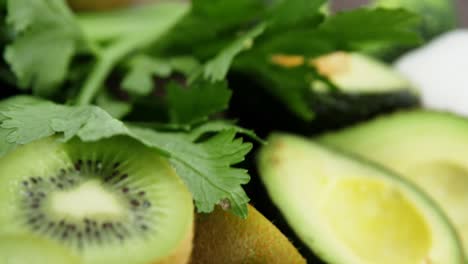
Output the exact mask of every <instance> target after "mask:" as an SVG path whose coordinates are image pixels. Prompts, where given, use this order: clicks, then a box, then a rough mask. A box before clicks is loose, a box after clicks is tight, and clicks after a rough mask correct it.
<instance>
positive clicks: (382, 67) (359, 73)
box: [228, 52, 420, 136]
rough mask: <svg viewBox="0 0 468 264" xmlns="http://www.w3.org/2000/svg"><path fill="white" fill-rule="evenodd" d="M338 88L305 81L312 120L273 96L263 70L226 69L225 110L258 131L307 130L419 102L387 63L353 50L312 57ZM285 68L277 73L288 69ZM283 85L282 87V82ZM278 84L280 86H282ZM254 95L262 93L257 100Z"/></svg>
mask: <svg viewBox="0 0 468 264" xmlns="http://www.w3.org/2000/svg"><path fill="white" fill-rule="evenodd" d="M314 63H315V65H318V66H319V67H318V68H319V71H320V72H322V74H324V75H325V76H326V77H328V78H329V80H330V82H331V83H332V84H333V85H334V86H336V87H337V88H338V90H334V89H333V88H331V87H329V86H328V85H327V84H325V83H323V82H314V83H311V84H310V89H309V93H308V94H305V95H304V98H306V100H307V102H308V105H309V109H310V110H311V111H312V112H313V113H314V117H313V119H312V120H304V119H303V118H301V117H300V116H298V115H296V114H295V113H293V112H292V111H291V110H290V109H289V107H288V106H287V105H286V104H285V102H284V99H283V98H281V97H277V96H275V95H274V92H273V91H272V90H271V89H272V88H270V87H272V86H274V85H281V84H274V83H272V82H271V80H270V78H269V76H267V73H266V72H264V73H262V72H259V73H256V74H252V73H231V75H230V76H229V81H230V86H231V87H232V88H233V96H232V99H231V103H230V109H229V113H228V114H229V115H230V117H232V118H236V119H239V120H240V125H244V126H246V127H250V128H254V129H255V130H256V131H257V132H258V133H259V134H260V135H264V136H265V135H267V134H268V133H269V132H270V131H273V130H282V131H289V132H295V133H300V134H311V133H318V132H323V131H328V130H331V129H337V128H342V127H345V126H349V125H352V124H355V123H357V122H360V121H364V120H368V119H370V118H372V117H375V116H376V115H378V114H382V113H389V112H393V111H395V110H399V109H407V108H414V107H418V106H420V100H419V95H418V92H417V90H416V89H415V88H414V87H413V86H412V84H411V83H410V82H409V81H408V80H407V79H406V78H404V77H402V76H401V75H400V74H399V73H397V72H395V71H394V70H393V69H392V68H391V67H389V66H388V65H386V64H383V63H381V62H379V61H377V60H375V59H372V58H370V57H367V56H365V55H361V54H358V53H344V52H337V53H332V54H328V55H325V56H322V57H319V58H317V59H315V60H313V61H312V64H314ZM288 73H289V71H288V70H286V69H285V70H284V73H283V71H279V74H288ZM286 88H287V87H286ZM286 88H285V87H283V88H282V89H286ZM259 98H261V99H260V100H259Z"/></svg>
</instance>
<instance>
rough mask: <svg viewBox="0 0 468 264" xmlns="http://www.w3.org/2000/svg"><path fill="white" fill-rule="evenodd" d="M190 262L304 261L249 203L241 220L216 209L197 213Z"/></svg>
mask: <svg viewBox="0 0 468 264" xmlns="http://www.w3.org/2000/svg"><path fill="white" fill-rule="evenodd" d="M196 222H197V223H196V228H195V230H196V231H195V243H194V249H193V256H192V262H191V264H210V263H212V264H218V263H222V264H238V263H243V264H265V263H268V264H276V263H277V264H304V263H306V261H305V259H304V258H303V257H302V256H301V255H300V254H299V252H298V251H297V249H296V248H295V247H294V246H293V245H292V244H291V242H289V240H288V239H287V238H286V237H285V236H284V235H283V234H282V233H281V232H280V231H279V230H278V229H277V228H276V227H275V226H274V225H273V224H272V223H271V222H270V221H268V220H267V219H266V218H265V217H264V216H263V215H262V214H261V213H259V212H258V211H257V210H256V209H255V208H253V207H252V206H250V205H249V216H248V218H247V219H241V218H239V217H237V216H235V215H232V214H231V213H229V212H226V211H224V210H222V209H221V208H217V209H216V210H215V211H214V212H213V213H211V214H199V215H197V221H196Z"/></svg>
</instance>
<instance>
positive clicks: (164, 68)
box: [122, 55, 172, 96]
mask: <svg viewBox="0 0 468 264" xmlns="http://www.w3.org/2000/svg"><path fill="white" fill-rule="evenodd" d="M129 64H130V65H129V66H130V71H129V72H128V73H127V74H126V75H125V77H124V79H123V81H122V88H123V90H124V91H127V92H129V93H131V94H133V95H137V96H145V95H148V94H149V93H151V91H152V90H153V85H154V80H153V76H159V77H169V75H170V74H171V72H172V67H171V65H170V64H169V63H168V62H167V61H164V60H161V59H158V58H150V57H148V56H144V55H140V56H137V57H135V58H134V59H133V60H131V61H130V62H129Z"/></svg>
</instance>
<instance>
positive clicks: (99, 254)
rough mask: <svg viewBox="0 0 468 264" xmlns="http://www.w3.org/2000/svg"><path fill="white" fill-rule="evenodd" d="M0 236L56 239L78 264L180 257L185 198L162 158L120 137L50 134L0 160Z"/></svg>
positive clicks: (184, 245) (188, 209)
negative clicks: (87, 138) (91, 139)
mask: <svg viewBox="0 0 468 264" xmlns="http://www.w3.org/2000/svg"><path fill="white" fill-rule="evenodd" d="M0 175H1V177H0V186H3V188H4V190H3V191H2V192H1V193H0V208H1V210H0V234H1V233H26V234H31V235H35V236H39V237H41V238H43V239H46V240H50V241H56V242H59V243H60V244H62V245H64V246H66V247H67V248H68V249H70V250H71V251H72V252H73V253H74V254H77V255H78V256H80V257H81V258H82V259H83V263H85V264H101V263H112V264H119V263H122V264H124V263H125V264H150V263H151V264H153V263H171V264H173V263H174V264H176V263H186V262H187V261H188V259H189V256H190V252H191V239H192V227H193V221H194V213H193V203H192V197H191V194H190V192H189V191H188V189H187V188H186V187H185V185H184V184H183V183H182V181H181V180H180V178H179V177H178V176H177V175H176V174H175V172H174V170H173V169H172V167H171V166H170V164H169V163H168V162H167V160H166V159H163V158H162V157H160V156H159V155H158V154H157V153H156V152H155V151H153V150H152V149H149V148H146V147H144V146H143V145H141V144H140V143H138V142H136V141H134V140H132V139H129V138H125V137H114V138H111V139H105V140H101V141H98V142H92V143H84V142H81V141H79V140H77V139H74V140H71V141H69V142H66V143H63V142H59V141H57V140H56V139H54V138H48V139H45V140H40V141H37V142H34V143H31V144H27V145H24V146H21V147H19V148H18V149H16V150H15V151H13V152H12V153H11V154H8V155H7V156H5V157H3V158H2V159H1V160H0Z"/></svg>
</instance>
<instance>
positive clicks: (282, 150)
mask: <svg viewBox="0 0 468 264" xmlns="http://www.w3.org/2000/svg"><path fill="white" fill-rule="evenodd" d="M259 170H260V174H261V178H262V181H263V183H264V184H265V186H266V188H267V190H268V193H269V195H270V197H271V199H272V200H273V202H274V204H275V205H276V206H277V207H278V208H279V209H280V211H281V212H282V214H283V216H284V217H285V218H286V220H287V222H288V223H289V224H290V225H291V227H292V228H293V230H294V231H295V232H296V234H297V235H298V236H299V237H300V238H301V239H302V241H303V242H304V243H305V244H306V245H307V246H308V247H309V248H310V249H311V250H313V251H314V252H315V253H316V254H317V255H319V256H321V258H322V259H323V260H324V261H325V262H327V263H334V264H340V263H343V264H376V263H379V264H395V263H398V264H421V263H432V264H434V263H440V264H442V263H444V264H452V263H453V264H455V263H457V264H458V263H460V264H461V263H464V257H463V250H462V247H461V243H460V241H459V238H458V236H457V234H456V232H455V231H454V229H453V227H452V225H451V224H450V222H449V221H448V219H447V217H446V216H445V215H444V213H443V212H442V211H441V209H439V207H438V206H437V205H436V204H435V203H434V202H432V200H431V199H430V198H428V197H427V196H426V195H425V194H424V193H423V192H421V191H420V190H419V189H418V188H417V187H415V186H413V185H412V184H410V183H409V182H408V181H406V180H404V179H403V178H401V177H399V176H397V175H395V174H393V173H391V172H389V171H386V170H385V169H383V168H380V167H378V166H376V165H375V164H370V163H367V162H364V161H361V160H358V159H356V158H353V157H351V156H349V155H347V154H343V153H342V152H339V151H337V150H334V149H331V148H327V147H325V146H323V145H321V144H318V143H315V142H313V141H310V140H307V139H305V138H301V137H297V136H292V135H286V134H276V135H273V136H271V137H270V139H269V144H268V145H266V146H265V147H264V148H263V149H262V150H261V152H260V154H259Z"/></svg>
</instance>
